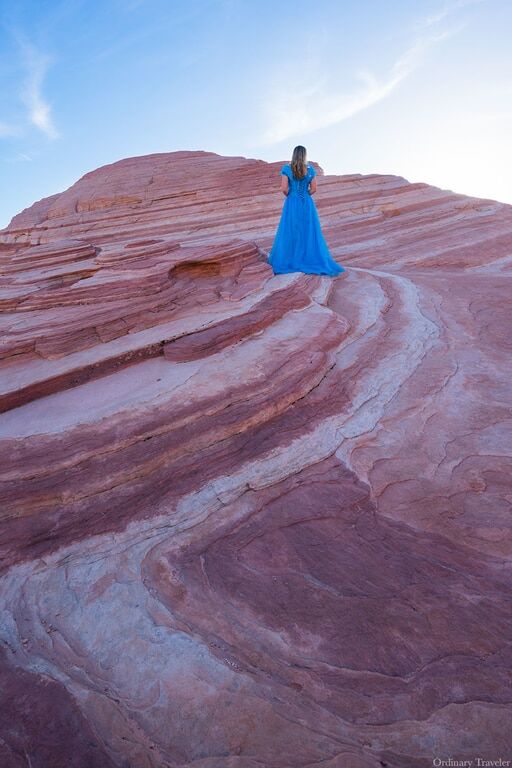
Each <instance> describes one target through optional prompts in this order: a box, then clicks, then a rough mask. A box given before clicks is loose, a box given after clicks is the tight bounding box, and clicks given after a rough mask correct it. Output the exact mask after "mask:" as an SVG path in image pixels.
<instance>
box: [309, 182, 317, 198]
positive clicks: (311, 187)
mask: <svg viewBox="0 0 512 768" xmlns="http://www.w3.org/2000/svg"><path fill="white" fill-rule="evenodd" d="M315 192H316V178H313V179H311V181H310V182H309V194H310V195H314V194H315Z"/></svg>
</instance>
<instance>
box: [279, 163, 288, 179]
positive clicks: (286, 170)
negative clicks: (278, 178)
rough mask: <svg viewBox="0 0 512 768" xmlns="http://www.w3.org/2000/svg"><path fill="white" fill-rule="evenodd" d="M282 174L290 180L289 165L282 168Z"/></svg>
mask: <svg viewBox="0 0 512 768" xmlns="http://www.w3.org/2000/svg"><path fill="white" fill-rule="evenodd" d="M280 172H281V173H282V175H283V176H288V178H289V174H288V165H286V164H285V165H283V167H282V168H281V171H280Z"/></svg>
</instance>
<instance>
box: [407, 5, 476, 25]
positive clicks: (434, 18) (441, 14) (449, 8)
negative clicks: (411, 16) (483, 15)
mask: <svg viewBox="0 0 512 768" xmlns="http://www.w3.org/2000/svg"><path fill="white" fill-rule="evenodd" d="M485 2H487V0H452V2H449V3H446V4H445V5H444V6H443V7H442V8H439V10H438V11H436V12H435V13H433V14H431V15H430V16H425V17H424V18H422V19H420V20H419V21H418V26H419V27H431V26H432V25H433V24H438V23H439V22H440V21H442V20H443V19H445V18H446V17H447V16H449V15H450V14H451V13H453V12H454V11H458V10H460V9H461V8H466V7H467V6H468V5H479V4H480V3H485Z"/></svg>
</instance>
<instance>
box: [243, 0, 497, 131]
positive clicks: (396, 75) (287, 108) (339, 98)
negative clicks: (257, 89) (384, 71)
mask: <svg viewBox="0 0 512 768" xmlns="http://www.w3.org/2000/svg"><path fill="white" fill-rule="evenodd" d="M480 2H485V0H454V2H452V3H449V4H447V5H445V6H444V7H443V8H442V9H441V10H440V11H439V12H438V13H437V14H436V15H432V16H429V17H426V18H424V19H422V20H421V21H419V22H417V27H418V26H419V27H420V29H421V32H420V33H418V34H417V37H416V39H415V40H414V41H413V42H412V43H411V45H410V46H409V47H408V48H407V49H406V50H405V51H404V53H403V54H402V55H401V56H399V57H398V58H397V59H396V60H395V62H394V63H393V65H392V67H391V69H390V70H389V73H388V75H387V76H386V77H385V78H383V79H379V78H377V77H375V76H374V75H373V74H372V73H371V72H367V71H361V72H358V73H357V78H358V79H359V80H361V81H362V82H363V85H362V87H361V88H359V89H358V90H356V91H355V92H354V93H348V94H343V93H341V94H340V93H336V92H332V91H330V90H329V88H328V87H327V86H326V85H325V77H324V76H323V75H322V73H321V72H320V71H319V70H318V64H317V63H315V60H314V59H313V58H312V57H311V58H310V59H309V63H308V64H307V65H306V74H305V75H303V77H305V79H306V82H305V87H303V88H302V89H301V91H300V93H297V92H294V91H293V90H291V89H290V87H289V80H287V79H286V78H285V79H284V80H283V82H282V83H281V82H279V83H277V84H275V85H274V88H273V89H272V90H271V93H270V95H269V96H267V97H266V98H265V99H264V102H263V114H264V120H265V123H266V124H267V126H268V127H267V129H266V130H265V132H264V134H263V136H262V138H261V140H260V141H259V142H255V143H256V145H258V146H261V145H269V144H275V143H278V142H280V141H283V140H285V139H288V138H290V137H292V136H297V135H304V134H305V133H309V132H311V131H316V130H318V129H319V128H325V127H327V126H329V125H333V124H335V123H340V122H342V121H343V120H347V119H348V118H350V117H352V116H353V115H356V114H357V113H358V112H361V111H362V110H364V109H367V108H368V107H371V106H372V105H374V104H377V103H378V102H380V101H382V100H383V99H385V98H387V97H388V96H389V95H390V94H391V93H392V92H393V91H394V90H395V89H396V88H397V87H398V85H400V83H402V82H403V81H404V80H405V79H406V78H408V77H409V76H410V75H411V74H412V73H413V72H414V71H415V70H416V69H417V68H418V67H419V66H420V64H421V62H422V61H423V59H424V57H425V54H426V53H427V52H428V51H429V50H430V49H431V48H433V47H434V46H435V45H437V44H438V43H440V42H441V41H443V40H446V39H447V38H449V37H451V36H452V35H454V34H455V33H456V32H457V31H459V29H458V28H451V29H441V30H438V31H436V30H435V29H433V27H435V25H436V24H439V22H440V21H442V20H444V19H445V18H446V17H447V16H448V15H449V14H451V13H453V12H454V11H456V10H458V9H460V8H462V7H464V6H466V5H473V4H475V3H480ZM285 80H287V81H286V82H285Z"/></svg>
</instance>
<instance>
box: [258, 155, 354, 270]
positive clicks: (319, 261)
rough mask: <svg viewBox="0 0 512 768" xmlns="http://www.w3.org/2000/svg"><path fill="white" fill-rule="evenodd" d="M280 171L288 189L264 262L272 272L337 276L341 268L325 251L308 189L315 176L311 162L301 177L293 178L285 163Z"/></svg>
mask: <svg viewBox="0 0 512 768" xmlns="http://www.w3.org/2000/svg"><path fill="white" fill-rule="evenodd" d="M281 173H282V174H284V175H285V176H288V179H289V181H288V187H289V191H288V194H287V195H286V199H285V201H284V203H283V210H282V213H281V220H280V222H279V226H278V228H277V232H276V235H275V238H274V244H273V245H272V248H271V250H270V253H269V256H268V259H267V262H268V263H269V264H270V265H271V267H272V269H273V270H274V274H275V275H281V274H284V273H286V272H305V273H306V274H310V275H339V274H340V273H341V272H345V268H344V267H342V266H341V264H338V263H337V262H336V261H334V259H333V258H332V256H331V254H330V253H329V248H328V247H327V243H326V242H325V239H324V236H323V234H322V229H321V226H320V218H319V216H318V211H317V209H316V205H315V201H314V200H313V197H312V196H311V195H310V194H309V192H308V185H309V182H310V181H311V179H312V178H313V177H314V176H316V171H315V169H314V168H313V166H312V165H308V170H307V173H306V175H305V177H304V178H303V179H295V178H294V176H293V171H292V167H291V165H290V164H289V163H287V164H286V165H283V167H282V168H281Z"/></svg>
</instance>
